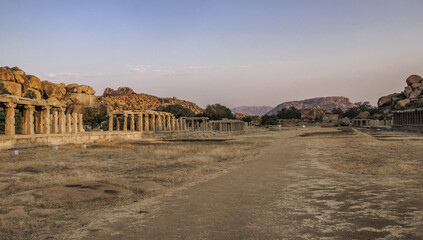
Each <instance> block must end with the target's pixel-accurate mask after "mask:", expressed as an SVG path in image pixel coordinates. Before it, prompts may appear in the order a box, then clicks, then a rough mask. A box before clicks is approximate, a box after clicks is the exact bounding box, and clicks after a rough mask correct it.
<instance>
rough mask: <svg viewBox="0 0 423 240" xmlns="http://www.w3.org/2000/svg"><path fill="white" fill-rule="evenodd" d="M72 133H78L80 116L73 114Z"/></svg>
mask: <svg viewBox="0 0 423 240" xmlns="http://www.w3.org/2000/svg"><path fill="white" fill-rule="evenodd" d="M72 133H78V114H77V113H75V112H74V113H72Z"/></svg>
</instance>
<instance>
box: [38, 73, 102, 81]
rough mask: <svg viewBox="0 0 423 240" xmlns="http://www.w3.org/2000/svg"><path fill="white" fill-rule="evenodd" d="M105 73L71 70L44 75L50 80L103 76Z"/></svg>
mask: <svg viewBox="0 0 423 240" xmlns="http://www.w3.org/2000/svg"><path fill="white" fill-rule="evenodd" d="M104 75H105V73H100V72H96V73H82V74H80V73H72V72H61V73H47V74H46V75H45V77H46V78H48V79H52V80H80V79H86V78H96V77H101V76H104Z"/></svg>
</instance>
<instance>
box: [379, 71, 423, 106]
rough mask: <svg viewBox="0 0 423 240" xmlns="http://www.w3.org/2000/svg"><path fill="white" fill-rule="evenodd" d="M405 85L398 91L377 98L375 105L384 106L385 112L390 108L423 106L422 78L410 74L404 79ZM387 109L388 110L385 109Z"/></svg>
mask: <svg viewBox="0 0 423 240" xmlns="http://www.w3.org/2000/svg"><path fill="white" fill-rule="evenodd" d="M405 82H406V84H407V86H406V87H405V88H404V91H402V92H400V93H392V94H389V95H387V96H383V97H381V98H379V100H378V102H377V105H378V107H379V108H384V109H385V112H389V110H392V109H397V110H399V109H409V108H416V107H423V94H422V90H423V78H422V77H420V76H419V75H411V76H409V77H408V78H407V79H406V80H405ZM386 110H388V111H386Z"/></svg>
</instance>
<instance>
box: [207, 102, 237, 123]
mask: <svg viewBox="0 0 423 240" xmlns="http://www.w3.org/2000/svg"><path fill="white" fill-rule="evenodd" d="M204 115H205V116H206V117H208V118H209V119H211V120H222V119H223V118H229V119H234V118H235V117H234V115H233V114H232V112H231V110H230V109H229V108H227V107H226V106H223V105H221V104H218V103H217V104H213V105H207V107H206V110H205V111H204Z"/></svg>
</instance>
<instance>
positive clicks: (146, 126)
mask: <svg viewBox="0 0 423 240" xmlns="http://www.w3.org/2000/svg"><path fill="white" fill-rule="evenodd" d="M149 116H150V115H149V114H148V113H145V114H144V131H146V132H148V131H150V125H149V121H150V118H149Z"/></svg>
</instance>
